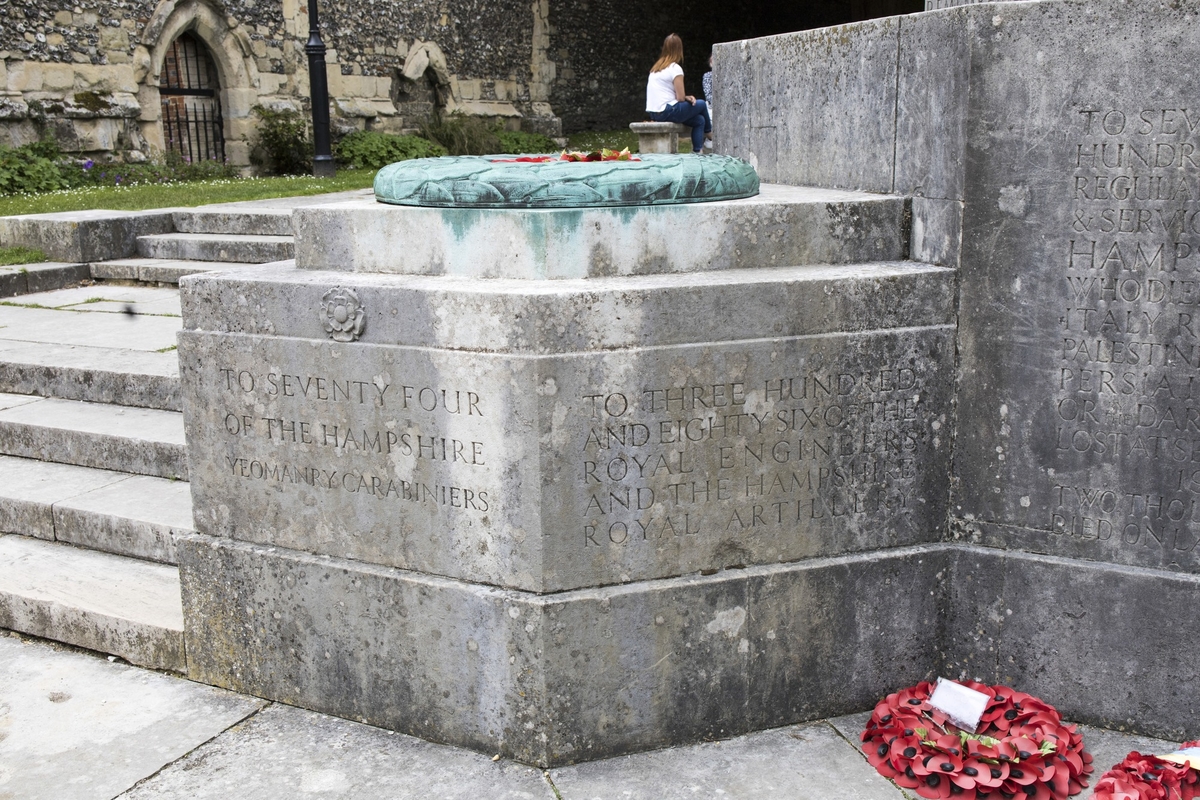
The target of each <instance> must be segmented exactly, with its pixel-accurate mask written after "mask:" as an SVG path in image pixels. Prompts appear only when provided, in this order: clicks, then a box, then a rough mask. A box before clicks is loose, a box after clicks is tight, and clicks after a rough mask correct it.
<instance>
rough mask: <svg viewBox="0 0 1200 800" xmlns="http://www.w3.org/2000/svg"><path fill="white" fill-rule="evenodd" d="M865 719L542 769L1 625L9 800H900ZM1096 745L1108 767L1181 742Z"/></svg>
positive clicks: (4, 784)
mask: <svg viewBox="0 0 1200 800" xmlns="http://www.w3.org/2000/svg"><path fill="white" fill-rule="evenodd" d="M866 718H867V715H866V714H855V715H851V716H848V717H841V718H838V719H832V720H826V721H824V722H815V723H809V724H805V725H793V726H790V727H786V728H779V729H776V730H771V731H764V732H762V733H757V734H752V735H750V736H742V737H739V738H737V739H731V740H728V741H723V742H710V743H706V744H700V745H695V746H692V747H677V748H673V749H670V750H660V751H657V752H653V753H643V754H640V755H635V756H627V757H622V758H613V759H607V760H604V761H595V762H591V763H588V764H580V765H577V766H573V767H564V768H561V769H552V770H549V771H547V772H542V771H540V770H537V769H533V768H531V767H527V766H524V765H521V764H516V763H513V762H511V761H504V760H500V761H493V760H492V759H491V758H489V757H488V756H486V755H481V754H478V753H474V752H472V751H469V750H461V749H459V748H455V747H446V746H442V745H436V744H430V743H428V742H424V741H421V740H420V739H414V738H412V737H409V736H403V735H400V734H395V733H390V732H388V731H384V730H380V729H378V728H372V727H370V726H367V725H362V724H359V723H356V722H348V721H346V720H341V719H336V718H334V717H327V716H324V715H322V714H315V713H313V712H310V711H303V710H300V709H296V708H291V707H289V706H284V705H279V704H272V703H267V702H265V701H262V700H259V699H256V698H252V697H245V696H241V695H237V694H233V693H231V692H225V691H222V690H220V689H214V688H211V687H208V686H203V685H201V684H197V683H192V682H191V681H187V680H184V679H182V678H178V677H174V676H170V675H166V674H162V673H157V672H152V671H148V670H143V669H138V668H136V667H131V666H129V665H127V664H124V663H122V662H121V661H119V660H114V659H109V658H106V657H104V656H101V655H97V654H95V653H90V652H86V651H81V650H76V649H72V648H67V647H64V646H61V645H56V644H52V643H48V642H45V641H42V640H37V639H31V638H28V637H23V636H19V635H17V634H8V633H4V632H0V799H2V800H42V799H43V798H44V800H93V799H94V800H108V798H116V797H119V798H121V799H122V800H184V798H187V800H218V799H220V800H227V799H230V798H237V800H292V799H293V798H321V800H335V799H341V798H345V799H346V800H349V799H350V798H364V799H366V798H371V799H372V800H374V799H379V800H383V799H387V800H431V799H432V798H437V799H438V800H459V799H461V800H526V799H527V798H530V799H534V798H536V799H537V800H683V799H684V798H687V800H695V799H696V798H722V800H726V799H729V800H741V799H742V798H747V799H748V798H755V800H762V799H764V798H770V800H831V799H833V798H845V799H847V800H903V798H906V797H907V796H908V795H906V794H905V793H903V792H901V791H900V790H899V789H897V788H896V787H895V786H893V785H892V784H891V783H889V782H888V781H885V780H884V779H883V778H881V777H879V775H877V774H876V773H875V771H874V770H873V769H872V768H871V767H870V765H868V764H867V762H866V761H865V760H864V759H863V757H862V755H861V754H860V753H859V751H858V749H857V747H856V746H855V744H854V743H855V742H856V741H857V735H858V733H859V732H860V731H861V730H862V727H863V725H864V724H865V722H866ZM1085 741H1086V742H1087V743H1088V747H1089V749H1090V750H1091V751H1092V752H1093V754H1094V755H1095V756H1096V763H1097V764H1098V765H1104V766H1102V767H1100V769H1103V768H1105V767H1106V766H1108V765H1111V764H1114V763H1116V762H1117V761H1118V760H1120V759H1121V758H1122V757H1123V756H1124V754H1125V753H1126V752H1128V751H1129V750H1131V749H1139V750H1142V751H1143V752H1167V748H1170V747H1171V746H1172V745H1171V743H1167V742H1161V741H1157V740H1152V739H1143V738H1138V737H1132V736H1127V735H1124V734H1117V733H1112V732H1109V731H1101V730H1096V729H1090V728H1088V729H1085ZM1086 794H1087V793H1085V796H1086Z"/></svg>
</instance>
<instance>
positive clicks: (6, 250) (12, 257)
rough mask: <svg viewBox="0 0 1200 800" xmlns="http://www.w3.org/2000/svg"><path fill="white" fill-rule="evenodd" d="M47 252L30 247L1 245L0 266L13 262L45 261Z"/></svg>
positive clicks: (30, 262) (33, 262)
mask: <svg viewBox="0 0 1200 800" xmlns="http://www.w3.org/2000/svg"><path fill="white" fill-rule="evenodd" d="M45 260H46V254H45V253H43V252H42V251H41V250H34V249H32V248H29V247H0V267H7V266H11V265H13V264H36V263H38V262H39V261H45Z"/></svg>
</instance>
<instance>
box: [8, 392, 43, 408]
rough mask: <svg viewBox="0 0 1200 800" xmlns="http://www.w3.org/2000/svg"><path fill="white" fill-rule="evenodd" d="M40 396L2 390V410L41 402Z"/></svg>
mask: <svg viewBox="0 0 1200 800" xmlns="http://www.w3.org/2000/svg"><path fill="white" fill-rule="evenodd" d="M41 400H42V398H40V397H30V396H29V395H24V394H8V393H7V392H0V411H3V410H5V409H9V408H17V407H18V406H23V405H28V404H29V403H38V402H41Z"/></svg>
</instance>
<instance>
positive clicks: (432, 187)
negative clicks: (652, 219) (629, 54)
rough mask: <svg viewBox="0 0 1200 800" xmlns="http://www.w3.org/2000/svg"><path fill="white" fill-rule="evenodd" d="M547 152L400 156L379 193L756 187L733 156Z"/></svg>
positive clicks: (651, 199)
mask: <svg viewBox="0 0 1200 800" xmlns="http://www.w3.org/2000/svg"><path fill="white" fill-rule="evenodd" d="M649 124H651V125H653V124H655V123H649ZM670 127H671V128H672V129H673V128H674V127H675V126H670ZM668 152H669V153H670V154H667V153H668ZM544 158H546V159H547V160H546V161H545V162H541V163H526V162H518V163H511V162H513V161H514V159H512V158H508V159H506V158H504V157H503V156H442V157H441V158H417V159H409V160H406V161H400V162H397V163H395V164H389V165H388V166H386V167H384V168H383V169H381V170H379V172H378V174H376V176H375V199H376V200H378V201H380V202H381V203H389V204H392V205H402V206H420V207H436V208H597V207H612V206H658V205H675V204H679V203H703V202H714V201H717V200H733V199H737V198H743V197H753V196H754V195H756V194H758V175H756V174H755V173H754V169H753V168H751V167H750V165H748V164H747V163H746V162H745V161H741V160H739V159H736V158H730V157H729V156H713V157H711V158H700V159H698V158H691V157H688V156H680V155H675V154H674V152H673V151H667V152H663V151H647V152H646V154H645V155H642V156H641V157H634V158H630V157H628V156H627V157H626V160H619V159H618V160H615V161H595V162H571V161H562V160H560V159H559V158H557V157H555V156H544Z"/></svg>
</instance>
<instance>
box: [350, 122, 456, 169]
mask: <svg viewBox="0 0 1200 800" xmlns="http://www.w3.org/2000/svg"><path fill="white" fill-rule="evenodd" d="M444 155H446V148H444V147H442V146H441V145H440V144H434V143H433V142H431V141H429V140H428V139H423V138H421V137H420V136H398V135H396V134H392V133H380V132H379V131H355V132H354V133H351V134H349V135H347V136H344V137H342V140H341V141H340V142H338V143H337V145H336V146H335V147H334V156H336V157H337V160H338V161H340V162H341V163H343V164H345V165H346V166H348V167H350V168H352V169H379V168H380V167H386V166H387V165H388V164H392V163H394V162H396V161H407V160H408V159H410V158H426V157H428V156H444Z"/></svg>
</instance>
